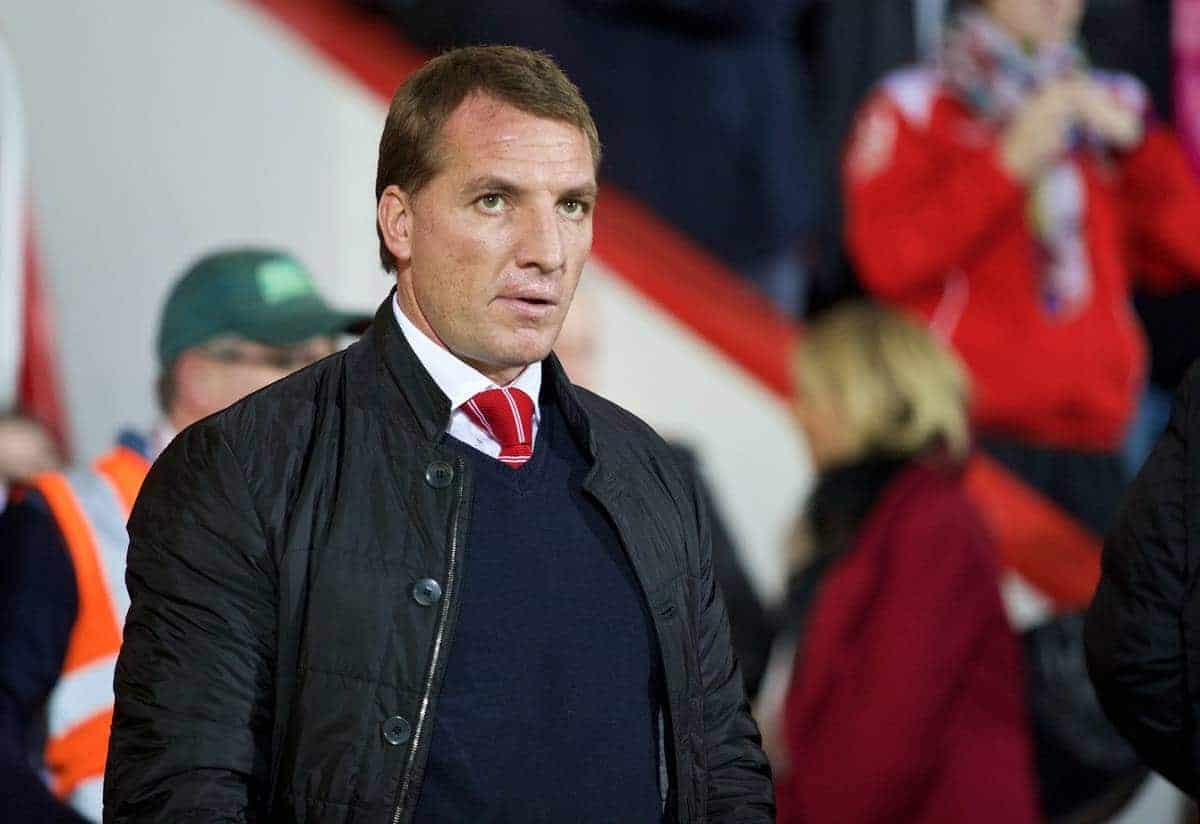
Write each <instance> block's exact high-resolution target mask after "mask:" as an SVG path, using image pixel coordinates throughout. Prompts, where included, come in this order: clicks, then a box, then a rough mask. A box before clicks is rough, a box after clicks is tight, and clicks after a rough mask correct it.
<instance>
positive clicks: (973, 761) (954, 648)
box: [775, 304, 1039, 824]
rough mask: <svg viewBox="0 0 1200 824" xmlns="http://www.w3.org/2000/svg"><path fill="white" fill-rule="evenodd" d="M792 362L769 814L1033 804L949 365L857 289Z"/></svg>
mask: <svg viewBox="0 0 1200 824" xmlns="http://www.w3.org/2000/svg"><path fill="white" fill-rule="evenodd" d="M796 362H797V370H796V387H797V390H796V391H797V400H796V411H797V416H798V418H799V421H800V423H801V426H802V429H803V430H804V433H805V435H806V437H807V440H808V442H809V444H810V451H811V453H812V456H813V459H814V463H815V465H816V468H817V473H818V480H817V486H816V489H815V491H814V493H813V495H812V498H811V499H810V501H809V505H808V508H807V513H806V517H805V519H804V528H803V529H802V530H801V533H802V535H803V543H804V544H806V545H807V547H808V549H807V551H806V552H805V553H804V554H805V556H806V564H805V566H804V567H803V570H802V571H801V572H799V573H798V574H797V575H796V576H795V577H794V578H793V581H792V586H791V587H790V592H789V599H788V604H789V610H788V612H789V615H790V620H789V624H790V628H791V630H792V631H793V632H794V633H795V636H796V657H795V663H794V669H793V674H792V680H791V684H790V686H789V688H788V692H787V696H786V699H785V701H784V708H783V714H782V729H781V730H776V731H775V737H776V738H782V739H783V742H784V746H783V757H782V758H780V759H777V763H776V765H775V767H776V772H777V778H776V784H775V786H776V794H777V806H778V811H779V821H780V822H781V824H801V823H802V822H816V823H817V824H824V822H838V824H859V823H860V822H861V824H868V823H869V824H875V823H876V822H882V821H887V822H920V823H921V824H941V822H945V824H960V822H963V821H971V822H973V823H974V824H989V823H990V822H995V824H1023V823H1024V822H1033V821H1037V820H1039V817H1038V809H1037V803H1036V798H1035V795H1036V793H1035V789H1034V786H1035V784H1034V776H1033V765H1032V754H1031V745H1030V737H1029V726H1028V720H1027V712H1026V705H1025V697H1024V682H1023V677H1022V667H1021V662H1020V655H1019V652H1018V646H1017V642H1016V638H1015V636H1014V635H1013V632H1012V630H1011V629H1010V628H1009V625H1008V619H1007V617H1006V615H1005V611H1004V607H1003V604H1002V602H1001V597H1000V590H999V579H998V570H997V563H996V558H995V550H994V548H993V546H992V544H991V542H990V539H989V538H988V535H987V533H986V531H985V528H984V526H983V523H982V522H981V520H980V518H979V516H978V515H977V513H976V512H975V511H974V509H973V508H972V506H971V504H970V503H969V502H968V500H967V498H966V495H965V493H964V491H963V486H962V480H961V472H960V464H961V461H962V460H963V459H964V458H965V456H966V453H967V451H968V449H969V440H970V438H969V434H968V424H967V413H966V387H967V380H966V377H965V374H964V370H963V368H962V366H961V364H959V362H958V360H957V358H955V357H954V355H953V354H952V353H951V352H950V351H949V350H947V349H946V348H944V347H942V346H941V345H939V344H938V342H937V341H936V340H935V339H934V338H933V336H931V335H930V334H928V332H926V331H925V330H924V329H923V328H922V327H920V326H918V325H917V324H915V323H912V322H910V321H909V320H908V319H906V318H904V317H903V316H901V315H900V314H898V313H896V312H893V311H890V310H885V309H881V308H879V307H876V306H871V305H862V304H858V305H845V306H843V307H840V308H838V309H835V310H834V311H833V312H832V313H831V314H830V315H828V316H827V317H825V318H824V319H822V320H819V321H817V322H816V323H815V324H814V325H813V326H812V327H811V328H810V330H809V332H808V333H807V334H806V336H805V340H804V342H803V344H802V347H801V348H800V350H799V352H798V355H797V359H796ZM778 762H782V763H778Z"/></svg>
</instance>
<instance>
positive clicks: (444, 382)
mask: <svg viewBox="0 0 1200 824" xmlns="http://www.w3.org/2000/svg"><path fill="white" fill-rule="evenodd" d="M392 312H393V314H395V316H396V323H398V324H399V325H400V331H401V332H402V333H403V334H404V338H405V340H407V341H408V345H409V346H410V347H412V350H413V354H415V355H416V356H417V360H419V361H420V362H421V365H422V366H424V367H425V371H427V372H428V373H429V376H430V377H431V378H433V381H434V383H436V384H437V385H438V388H439V389H441V390H442V392H443V393H445V395H446V397H447V398H449V399H450V409H451V411H452V412H456V411H458V408H459V407H460V406H462V405H463V404H464V403H466V402H467V401H469V400H470V399H471V398H473V397H475V396H476V395H478V394H479V393H480V392H483V391H485V390H487V389H498V388H499V385H498V384H496V383H494V382H493V381H492V379H491V378H489V377H488V376H487V375H484V374H483V373H481V372H479V371H478V370H476V369H475V368H473V367H471V366H469V365H467V364H466V363H463V362H462V361H461V360H459V359H458V358H456V357H455V356H454V355H453V354H451V353H450V351H449V350H448V349H445V348H444V347H442V346H440V345H438V344H437V343H435V342H434V341H433V340H432V339H431V338H430V337H429V336H428V335H426V334H425V333H424V332H422V331H421V330H420V329H418V328H417V326H416V324H415V323H413V322H412V321H411V320H409V319H408V316H407V315H405V314H404V312H403V311H402V310H401V309H400V302H399V301H398V300H396V298H395V297H393V298H392ZM508 386H509V388H513V389H520V390H521V391H522V392H524V393H525V394H526V395H528V396H529V397H530V398H531V399H532V400H533V417H534V420H537V419H538V418H539V417H540V415H541V406H540V404H539V403H538V397H539V395H540V394H541V389H542V363H541V361H538V362H536V363H531V364H529V365H528V366H526V367H525V369H524V370H523V371H522V372H521V374H520V375H518V376H517V377H516V379H515V380H513V381H512V382H511V383H509V384H508Z"/></svg>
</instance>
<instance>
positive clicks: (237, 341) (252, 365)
mask: <svg viewBox="0 0 1200 824" xmlns="http://www.w3.org/2000/svg"><path fill="white" fill-rule="evenodd" d="M335 351H336V344H335V342H334V340H333V339H332V338H328V337H316V338H311V339H310V340H307V341H304V342H302V343H298V344H295V345H292V346H267V345H266V344H262V343H256V342H255V341H250V340H245V339H244V338H236V337H228V338H218V339H217V340H213V341H209V342H208V343H206V344H203V345H202V346H197V347H195V348H193V349H189V350H187V351H186V352H184V353H183V354H182V355H181V356H180V359H179V364H178V366H177V367H176V380H177V387H176V392H177V399H176V406H177V407H178V408H180V410H181V411H182V412H183V413H184V415H185V418H186V419H187V420H188V421H189V422H190V420H192V419H199V418H203V417H206V416H208V415H211V414H213V413H214V412H219V411H221V410H222V409H224V408H225V407H227V406H230V405H231V404H234V403H237V402H238V401H240V400H241V399H242V398H244V397H246V396H247V395H249V394H250V393H252V392H257V391H258V390H259V389H262V388H263V387H264V386H266V385H268V384H270V383H274V382H275V381H277V380H279V379H281V378H285V377H287V376H288V375H290V374H291V373H292V372H295V371H296V370H298V369H302V368H304V367H305V366H308V365H309V364H312V363H315V362H317V361H318V360H320V359H321V358H323V357H325V356H326V355H331V354H333V353H334V352H335Z"/></svg>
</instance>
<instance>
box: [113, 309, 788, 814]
mask: <svg viewBox="0 0 1200 824" xmlns="http://www.w3.org/2000/svg"><path fill="white" fill-rule="evenodd" d="M389 300H390V299H389ZM545 374H546V380H547V381H548V384H547V389H548V391H553V392H556V393H557V397H558V399H559V403H560V405H561V408H562V409H563V411H564V413H565V415H566V417H567V420H568V422H569V425H570V427H571V430H572V432H573V433H574V434H575V435H576V437H578V438H579V439H580V442H581V443H582V444H584V445H586V447H587V451H588V452H589V454H590V455H591V456H592V458H593V460H594V466H593V469H592V471H591V473H590V474H589V475H588V478H587V481H586V488H587V489H588V490H589V491H590V492H591V494H592V495H593V496H594V497H595V499H596V501H597V502H598V503H599V504H600V506H601V507H602V508H603V509H604V510H605V511H607V512H608V514H609V515H610V516H611V518H612V521H613V524H614V525H615V527H616V529H617V531H618V533H619V534H620V536H621V539H622V542H623V544H624V546H625V548H626V551H627V552H628V554H629V558H630V560H631V562H632V564H633V567H634V569H635V571H636V573H637V576H638V579H639V582H640V584H641V588H642V591H643V593H644V595H645V598H646V600H647V603H648V605H649V607H650V610H651V613H652V615H653V616H654V623H655V628H656V630H657V634H658V639H659V646H660V649H661V655H662V664H663V668H664V672H665V675H666V685H667V689H666V692H667V704H668V706H667V707H666V710H667V713H666V718H667V730H668V732H667V747H666V748H665V749H666V756H665V765H664V766H665V767H666V769H667V774H668V775H669V787H670V792H669V796H668V799H667V812H666V820H670V821H680V822H683V821H688V822H700V821H738V822H743V821H744V822H759V821H771V820H773V818H774V808H773V799H772V789H771V777H770V771H769V768H768V766H767V762H766V759H765V758H764V756H763V753H762V751H761V749H760V748H759V738H758V730H757V728H756V726H755V724H754V721H753V720H752V719H751V717H750V715H749V712H748V707H747V704H746V700H745V697H744V695H743V690H742V683H741V678H740V676H739V674H738V672H737V670H736V667H735V664H734V662H733V659H732V655H731V653H730V647H729V632H728V627H727V622H726V616H725V609H724V607H723V606H722V603H721V599H720V597H719V596H718V593H717V591H716V588H715V586H714V583H713V570H712V557H711V548H710V536H709V526H708V515H707V512H706V511H705V508H704V507H703V506H702V505H699V504H698V503H697V500H698V499H697V494H696V488H695V486H694V484H693V481H692V479H691V477H690V476H689V475H688V473H686V472H685V471H683V470H682V469H681V468H680V467H679V465H678V463H677V462H676V461H675V460H674V459H673V458H672V457H671V453H670V452H669V451H668V449H667V447H666V446H665V445H664V444H663V442H662V441H661V440H660V439H659V438H658V437H657V436H656V435H655V434H654V433H653V432H652V431H651V430H650V429H649V428H648V427H647V426H646V425H645V424H643V423H642V422H641V421H639V420H638V419H636V418H635V417H633V416H632V415H630V414H629V413H627V412H625V411H623V410H621V409H620V408H618V407H616V406H614V405H612V404H611V403H608V402H606V401H604V400H602V399H601V398H599V397H597V396H595V395H593V394H590V393H588V392H586V391H584V390H581V389H577V388H575V387H573V386H571V384H570V383H569V382H568V381H567V379H566V377H565V375H564V374H563V372H562V369H561V368H560V367H559V365H558V363H557V360H556V359H555V358H554V357H551V358H549V359H548V360H547V362H546V372H545ZM449 417H450V407H449V402H448V401H447V399H446V398H445V396H444V395H443V394H442V393H441V392H440V390H439V389H438V388H437V386H436V384H434V382H433V381H432V379H431V378H430V377H429V375H428V374H427V373H426V372H425V370H424V369H423V368H422V367H421V365H420V363H419V361H418V360H417V359H416V357H415V356H414V355H413V353H412V351H411V350H410V349H409V347H408V345H407V343H406V342H405V340H404V337H403V335H401V334H400V331H399V328H398V327H397V326H396V323H395V319H394V318H393V317H392V310H391V306H390V303H389V302H387V301H385V302H384V304H383V305H382V306H381V307H380V310H379V312H378V314H377V315H376V318H375V322H374V324H373V326H372V327H371V329H370V330H369V331H368V333H367V334H366V335H365V336H364V337H363V339H362V340H360V341H359V342H357V343H355V344H354V345H353V346H351V347H349V348H348V349H347V350H346V351H344V352H342V353H339V354H337V355H334V356H332V357H330V358H327V359H325V360H323V361H321V362H320V363H318V364H315V365H314V366H312V367H310V368H308V369H306V370H304V371H302V372H299V373H297V374H295V375H293V376H291V377H289V378H286V379H284V380H282V381H280V382H278V383H276V384H273V385H272V386H270V387H268V388H266V389H264V390H262V391H261V392H258V393H256V394H254V395H252V396H250V397H249V398H247V399H246V400H244V401H242V402H240V403H238V404H236V405H234V406H232V407H230V408H229V409H227V410H225V411H224V412H221V413H219V414H217V415H215V416H213V417H211V418H207V419H205V420H204V421H201V422H200V423H198V424H196V425H195V426H192V427H190V428H189V429H187V430H186V431H184V432H183V433H182V434H181V435H180V436H179V437H178V438H177V439H176V440H175V442H174V443H173V444H172V445H171V446H170V447H169V448H168V450H167V451H166V452H165V453H164V454H163V456H162V457H161V458H160V459H159V460H158V462H157V463H156V464H155V466H154V468H153V470H152V471H151V473H150V476H149V477H148V479H147V480H146V484H145V486H144V487H143V490H142V493H141V496H140V498H139V500H138V503H137V506H136V507H135V509H134V512H133V517H132V519H131V520H130V525H129V529H130V536H131V544H130V549H129V560H128V572H127V581H128V586H129V592H130V596H131V598H132V606H131V608H130V610H129V614H128V617H127V620H126V625H125V641H124V646H123V647H122V649H121V655H120V660H119V662H118V665H117V676H116V711H115V716H114V721H113V730H112V741H111V745H110V749H109V757H108V769H107V772H106V775H105V813H104V818H105V821H106V822H135V821H136V822H170V824H182V823H183V822H201V821H203V822H217V821H220V822H243V821H246V822H252V821H258V822H263V821H272V822H274V821H285V822H291V821H295V822H326V821H328V822H372V824H391V823H392V822H402V821H406V820H408V819H409V818H410V816H411V814H412V810H413V807H414V804H415V800H416V798H417V795H418V789H419V787H420V784H421V780H422V775H423V770H424V767H425V761H426V756H427V753H428V745H429V735H430V729H431V727H432V719H433V717H434V715H435V714H436V713H437V709H438V693H439V687H440V679H441V678H442V675H443V673H444V671H445V664H446V658H447V651H448V649H449V647H450V646H451V645H452V644H453V642H454V626H455V617H456V615H457V612H458V607H459V597H458V592H457V589H456V584H457V582H458V580H459V578H460V576H461V574H462V573H461V570H462V565H463V564H464V563H470V561H469V559H464V557H463V553H462V548H461V546H460V541H462V540H463V536H464V535H466V534H467V524H466V523H465V522H466V519H467V517H468V515H469V512H470V506H469V502H470V500H471V494H472V482H471V474H470V471H469V468H468V467H467V466H466V465H465V463H464V462H463V461H462V460H461V459H460V458H456V457H455V456H454V455H453V454H452V453H451V452H450V451H449V450H447V449H445V448H443V447H442V446H440V445H439V437H440V436H441V434H442V433H443V432H444V431H445V427H446V422H447V421H448V420H449ZM430 579H432V580H433V581H435V582H438V583H439V585H440V587H441V588H442V590H443V593H444V594H442V595H441V597H438V593H436V592H430V591H428V588H429V580H430ZM422 587H424V588H425V589H422ZM414 588H416V589H414ZM418 590H419V591H418ZM613 791H614V792H620V788H617V787H614V788H613Z"/></svg>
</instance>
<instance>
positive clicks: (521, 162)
mask: <svg viewBox="0 0 1200 824" xmlns="http://www.w3.org/2000/svg"><path fill="white" fill-rule="evenodd" d="M440 144H441V145H440V148H441V155H442V163H441V168H440V170H439V171H438V173H437V174H436V175H434V177H433V178H432V179H431V180H430V181H429V183H427V184H426V185H425V187H424V188H422V189H421V190H420V191H419V192H418V193H417V194H416V195H414V196H410V195H409V194H408V193H405V192H402V191H400V190H399V189H397V188H396V187H388V190H387V191H385V192H384V195H383V197H382V198H381V202H380V221H381V224H382V225H383V230H384V237H385V239H386V240H387V241H388V245H389V248H390V249H391V250H392V253H393V254H395V255H396V258H397V261H398V269H397V295H398V299H399V301H400V305H401V307H402V308H403V309H404V311H405V313H406V314H407V315H408V316H409V318H410V319H411V320H412V321H413V322H414V323H415V324H416V325H417V326H418V328H420V329H421V330H422V331H423V332H425V333H426V334H427V335H429V336H430V337H431V338H433V339H434V340H436V341H439V342H440V343H441V344H442V345H443V346H445V347H446V348H447V349H449V350H450V351H451V352H452V353H454V354H455V355H456V356H458V357H459V358H460V359H461V360H463V361H466V362H467V363H469V364H471V365H472V366H474V367H475V368H476V369H478V370H479V371H481V372H483V373H484V374H486V375H488V376H489V377H491V378H492V379H493V380H495V381H496V382H497V383H501V384H503V383H507V382H508V381H511V380H512V379H513V378H515V377H516V376H517V375H518V374H520V372H521V370H522V369H523V368H524V367H525V366H526V365H527V364H530V363H533V362H535V361H539V360H541V359H542V358H544V357H546V355H547V354H549V352H550V349H551V347H553V345H554V341H555V338H556V337H557V336H558V332H559V329H560V328H561V327H562V322H563V319H564V318H565V317H566V314H567V309H568V308H569V307H570V304H571V298H572V296H573V295H574V293H575V286H576V284H578V282H579V276H580V273H581V271H582V270H583V265H584V262H585V261H586V260H587V256H588V252H589V251H590V250H591V246H592V208H593V205H594V203H595V199H596V175H595V168H594V163H593V160H592V154H591V148H590V146H589V144H588V141H587V138H586V137H585V136H584V134H583V133H582V132H581V131H580V130H579V129H577V128H575V127H574V126H571V125H569V124H566V123H562V122H559V121H556V120H547V119H544V118H540V117H535V116H533V115H530V114H526V113H525V112H522V111H520V110H519V109H516V108H514V107H512V106H509V105H507V104H505V103H500V102H498V101H496V100H493V99H491V98H488V97H485V96H482V95H473V96H471V97H468V98H467V99H466V100H465V101H464V102H463V103H462V105H460V106H459V107H458V108H457V109H456V110H455V111H454V113H453V114H452V115H451V116H450V118H449V119H448V120H447V122H446V125H445V126H444V128H443V130H442V135H441V140H440ZM389 199H390V200H389ZM393 221H394V223H393ZM393 227H394V228H396V229H397V230H398V231H397V232H389V229H391V228H393Z"/></svg>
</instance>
